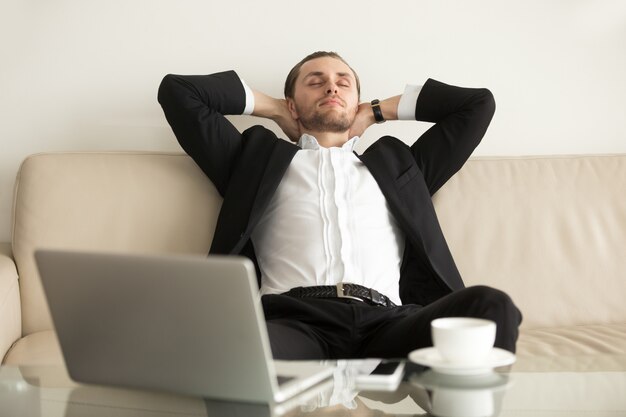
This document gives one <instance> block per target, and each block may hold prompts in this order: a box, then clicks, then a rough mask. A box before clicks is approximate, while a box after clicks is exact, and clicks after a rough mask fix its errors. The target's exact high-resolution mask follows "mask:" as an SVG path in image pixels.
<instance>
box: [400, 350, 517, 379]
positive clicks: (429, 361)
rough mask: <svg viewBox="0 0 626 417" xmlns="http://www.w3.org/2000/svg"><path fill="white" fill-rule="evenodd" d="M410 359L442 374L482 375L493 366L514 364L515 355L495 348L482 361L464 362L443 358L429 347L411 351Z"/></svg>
mask: <svg viewBox="0 0 626 417" xmlns="http://www.w3.org/2000/svg"><path fill="white" fill-rule="evenodd" d="M409 360H411V361H412V362H415V363H417V364H419V365H423V366H428V367H429V368H431V369H432V370H433V371H435V372H439V373H441V374H448V375H480V374H486V373H489V372H491V371H492V370H493V368H497V367H499V366H506V365H510V364H512V363H513V362H515V355H514V354H512V353H511V352H509V351H507V350H504V349H499V348H493V349H491V352H489V355H487V357H486V358H485V360H484V361H483V362H482V363H472V364H462V363H453V362H449V361H447V360H445V359H443V358H442V357H441V355H440V354H439V352H438V351H437V349H435V348H434V347H429V348H424V349H417V350H414V351H413V352H411V353H409Z"/></svg>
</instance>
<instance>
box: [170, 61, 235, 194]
mask: <svg viewBox="0 0 626 417" xmlns="http://www.w3.org/2000/svg"><path fill="white" fill-rule="evenodd" d="M158 100H159V103H160V104H161V107H162V108H163V111H164V113H165V118H166V119H167V121H168V123H169V124H170V126H171V127H172V130H173V131H174V134H175V135H176V139H177V140H178V142H179V143H180V145H181V146H182V148H183V149H184V150H185V152H187V153H188V154H189V156H191V157H192V158H193V160H194V161H195V162H196V163H197V164H198V166H199V167H200V168H201V169H202V171H204V173H205V174H206V175H207V176H208V177H209V179H210V180H211V181H212V182H213V184H214V185H215V187H216V188H217V190H218V192H219V193H220V194H221V195H222V196H223V195H224V193H225V192H226V188H227V186H228V182H229V179H230V175H231V170H232V168H233V166H234V164H235V162H236V160H237V158H238V157H239V154H240V152H241V146H242V144H241V141H242V137H241V133H240V132H239V131H238V130H237V129H236V128H235V127H234V126H233V125H232V124H231V123H230V122H229V121H228V120H227V119H226V118H225V117H224V115H230V114H242V113H243V111H244V108H245V103H246V93H245V90H244V87H243V84H242V82H241V80H240V78H239V77H238V76H237V74H236V73H235V72H234V71H226V72H220V73H216V74H210V75H174V74H168V75H166V76H165V77H164V78H163V81H161V85H160V86H159V92H158Z"/></svg>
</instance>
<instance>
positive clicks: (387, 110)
mask: <svg viewBox="0 0 626 417" xmlns="http://www.w3.org/2000/svg"><path fill="white" fill-rule="evenodd" d="M401 97H402V96H401V95H397V96H393V97H389V98H386V99H384V100H381V102H380V110H381V111H382V113H383V117H384V118H385V120H398V104H399V103H400V98H401ZM373 117H374V114H373V112H372V119H373Z"/></svg>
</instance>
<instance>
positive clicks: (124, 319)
mask: <svg viewBox="0 0 626 417" xmlns="http://www.w3.org/2000/svg"><path fill="white" fill-rule="evenodd" d="M35 258H36V262H37V265H38V268H39V272H40V276H41V279H42V284H43V288H44V291H45V293H46V297H47V300H48V304H49V307H50V312H51V315H52V319H53V321H54V325H55V328H56V331H57V334H58V338H59V341H60V344H61V348H62V351H63V356H64V358H65V362H66V366H67V368H68V373H69V375H70V376H71V377H72V378H73V379H74V380H76V381H80V382H86V383H96V384H105V385H115V386H126V387H135V388H144V389H145V388H147V389H157V390H166V391H171V392H178V393H183V394H188V395H196V396H202V397H213V398H222V399H230V400H243V401H250V402H270V401H274V400H276V401H281V400H283V399H284V398H285V397H286V396H285V395H283V394H281V392H280V391H279V389H278V383H277V377H276V371H275V369H274V366H273V361H272V357H271V350H270V345H269V338H268V335H267V328H266V325H265V321H264V316H263V312H262V309H261V304H260V297H259V294H258V288H257V284H256V276H255V272H254V266H253V264H252V262H251V261H250V260H249V259H247V258H243V257H234V256H228V257H226V256H209V257H208V258H207V257H199V256H198V257H194V256H148V255H120V254H105V253H87V252H72V251H58V250H39V251H37V252H36V253H35ZM313 373H315V372H313ZM331 373H332V370H328V369H326V370H323V371H322V372H318V375H317V376H313V377H311V376H309V380H310V381H311V382H310V384H313V383H315V382H318V381H320V380H322V379H324V377H326V376H329V375H330V374H331ZM293 382H294V383H296V382H297V381H293ZM310 384H308V385H310ZM306 386H307V384H304V385H303V386H302V389H305V388H306ZM296 393H297V390H296V391H294V392H293V393H292V394H291V393H290V395H295V394H296Z"/></svg>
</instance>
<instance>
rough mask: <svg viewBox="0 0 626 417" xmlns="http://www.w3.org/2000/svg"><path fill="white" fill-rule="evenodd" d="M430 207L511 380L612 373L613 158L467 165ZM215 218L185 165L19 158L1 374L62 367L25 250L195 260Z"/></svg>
mask: <svg viewBox="0 0 626 417" xmlns="http://www.w3.org/2000/svg"><path fill="white" fill-rule="evenodd" d="M434 200H435V206H436V208H437V211H438V213H439V216H440V220H441V224H442V227H443V229H444V232H445V234H446V236H447V239H448V242H449V245H450V247H451V250H452V252H453V254H454V256H455V259H456V260H457V264H458V267H459V269H460V271H461V274H462V275H463V277H464V279H465V281H466V283H467V285H474V284H486V285H491V286H493V287H497V288H500V289H502V290H504V291H506V292H508V293H509V294H510V295H511V296H512V297H513V299H514V300H515V301H516V303H517V304H518V306H519V307H520V309H521V310H522V312H523V314H524V322H523V325H522V332H521V336H520V340H519V343H518V358H519V359H518V363H517V364H516V366H517V367H518V368H519V369H522V370H524V369H528V368H532V367H537V366H544V365H549V366H550V367H552V368H554V366H555V364H556V365H557V366H558V367H560V368H562V369H572V370H574V369H578V370H581V369H582V370H584V369H585V368H586V367H587V366H591V365H588V364H590V363H593V366H594V367H598V366H601V367H605V368H607V369H611V367H612V365H614V364H615V363H614V362H615V361H624V357H625V355H626V303H624V296H625V295H626V250H625V249H626V155H606V156H556V157H516V158H474V159H472V160H470V161H469V162H468V163H467V164H466V165H465V167H464V168H463V169H462V170H461V172H459V173H458V174H457V175H456V176H455V177H453V178H452V179H451V180H450V181H449V182H448V183H447V184H446V185H445V187H444V188H442V189H441V190H440V191H439V192H438V193H437V195H435V198H434ZM219 208H220V198H219V196H218V194H217V193H216V191H215V189H214V187H213V186H212V184H211V183H210V182H209V181H208V180H207V179H206V178H205V177H204V175H203V174H202V172H201V171H200V170H199V169H198V168H197V167H196V166H195V164H194V163H193V162H192V161H191V159H190V158H189V157H187V156H186V155H182V154H172V153H146V152H143V153H139V152H117V153H114V152H111V153H105V152H99V153H53V154H39V155H33V156H30V157H28V158H27V159H26V160H25V161H24V162H23V164H22V166H21V168H20V171H19V174H18V177H17V180H16V186H15V202H14V211H13V234H12V242H11V243H10V244H9V243H6V244H2V245H1V246H0V250H1V252H0V358H3V363H9V364H54V363H62V357H61V355H60V351H59V348H58V344H57V341H56V338H55V336H54V332H53V330H52V323H51V320H50V317H49V313H48V310H47V306H46V303H45V299H44V296H43V293H42V290H41V287H40V283H39V281H38V274H37V270H36V268H35V264H34V262H33V251H34V250H35V249H36V248H41V247H54V248H76V249H83V250H106V251H121V252H128V253H131V252H133V253H191V254H198V255H201V256H202V255H204V254H206V253H207V251H208V248H209V246H210V242H211V237H212V233H213V232H212V231H213V228H214V225H215V219H216V215H217V213H218V211H219ZM67 290H68V291H72V289H71V288H68V289H67ZM598 357H602V358H603V359H602V360H601V361H598ZM592 359H593V360H592ZM598 364H600V365H598ZM620 366H623V364H620Z"/></svg>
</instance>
